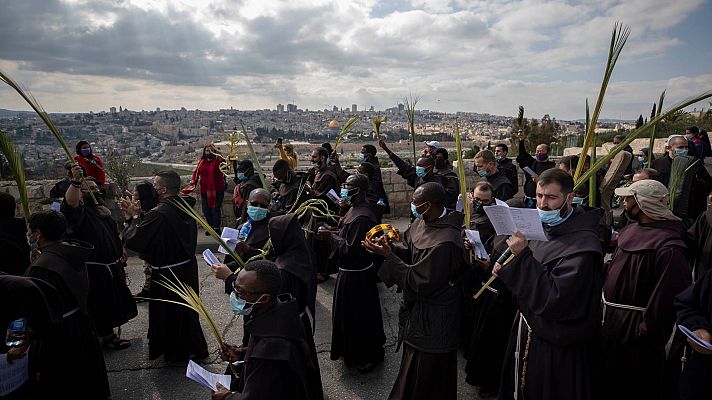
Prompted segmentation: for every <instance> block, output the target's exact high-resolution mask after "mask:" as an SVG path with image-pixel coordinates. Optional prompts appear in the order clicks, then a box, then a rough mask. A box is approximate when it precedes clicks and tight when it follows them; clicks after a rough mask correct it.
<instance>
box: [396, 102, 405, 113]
mask: <svg viewBox="0 0 712 400" xmlns="http://www.w3.org/2000/svg"><path fill="white" fill-rule="evenodd" d="M404 109H405V106H404V105H403V104H401V103H398V112H403V110H404Z"/></svg>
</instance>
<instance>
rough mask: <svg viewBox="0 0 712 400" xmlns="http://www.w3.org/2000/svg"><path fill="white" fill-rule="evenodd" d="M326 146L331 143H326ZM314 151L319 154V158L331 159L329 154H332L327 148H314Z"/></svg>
mask: <svg viewBox="0 0 712 400" xmlns="http://www.w3.org/2000/svg"><path fill="white" fill-rule="evenodd" d="M324 144H329V143H324ZM329 147H331V146H329ZM314 151H316V152H317V153H319V157H325V158H327V159H328V158H329V154H331V151H329V150H327V149H326V147H316V148H314Z"/></svg>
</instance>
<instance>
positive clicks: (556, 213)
mask: <svg viewBox="0 0 712 400" xmlns="http://www.w3.org/2000/svg"><path fill="white" fill-rule="evenodd" d="M564 204H565V203H564ZM563 208H564V206H563V205H562V206H561V208H559V209H556V210H550V211H544V210H542V209H540V208H539V207H537V209H536V210H537V211H539V219H540V220H541V222H543V223H545V224H547V225H556V224H558V223H560V222H561V220H563V219H564V218H563V217H562V216H561V210H562V209H563Z"/></svg>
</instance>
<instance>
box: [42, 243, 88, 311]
mask: <svg viewBox="0 0 712 400" xmlns="http://www.w3.org/2000/svg"><path fill="white" fill-rule="evenodd" d="M41 250H42V254H41V255H40V256H39V258H37V260H35V262H34V263H32V265H31V266H30V268H42V269H45V270H48V271H51V272H54V273H56V274H58V275H59V276H60V277H61V278H62V280H63V281H64V284H65V285H67V288H68V289H69V291H70V292H71V293H72V294H73V295H74V297H75V299H76V300H77V303H78V304H79V307H81V308H82V310H84V311H87V293H88V292H89V276H88V275H87V269H86V264H85V263H86V261H87V260H88V259H89V256H90V255H91V252H92V251H94V247H93V246H92V245H90V244H89V243H85V242H81V241H79V240H67V241H63V242H57V243H55V244H52V245H50V246H47V247H44V248H42V249H41Z"/></svg>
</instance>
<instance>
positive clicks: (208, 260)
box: [203, 249, 220, 265]
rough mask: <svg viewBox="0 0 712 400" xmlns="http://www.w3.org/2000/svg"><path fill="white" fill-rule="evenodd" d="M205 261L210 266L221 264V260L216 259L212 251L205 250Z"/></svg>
mask: <svg viewBox="0 0 712 400" xmlns="http://www.w3.org/2000/svg"><path fill="white" fill-rule="evenodd" d="M203 260H205V262H206V263H208V265H213V264H220V260H218V258H217V257H215V254H213V252H212V251H210V249H205V251H203Z"/></svg>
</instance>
